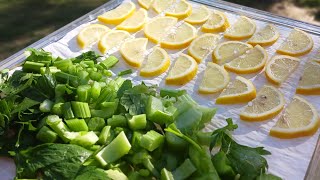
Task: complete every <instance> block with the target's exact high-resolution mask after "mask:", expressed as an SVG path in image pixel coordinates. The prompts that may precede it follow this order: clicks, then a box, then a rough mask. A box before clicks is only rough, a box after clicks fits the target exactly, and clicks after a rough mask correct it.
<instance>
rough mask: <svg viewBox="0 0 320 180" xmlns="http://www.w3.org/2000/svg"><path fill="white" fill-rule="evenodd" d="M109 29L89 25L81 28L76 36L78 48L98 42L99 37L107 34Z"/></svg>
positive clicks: (102, 26) (99, 25)
mask: <svg viewBox="0 0 320 180" xmlns="http://www.w3.org/2000/svg"><path fill="white" fill-rule="evenodd" d="M109 30H110V29H109V28H108V27H107V26H104V25H101V24H90V25H89V26H87V27H85V28H83V29H82V30H81V31H80V32H79V34H78V36H77V42H78V45H79V46H80V48H85V47H87V46H90V45H91V44H93V43H95V42H97V41H99V40H100V38H101V36H102V35H103V34H105V33H106V32H108V31H109Z"/></svg>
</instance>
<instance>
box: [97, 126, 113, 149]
mask: <svg viewBox="0 0 320 180" xmlns="http://www.w3.org/2000/svg"><path fill="white" fill-rule="evenodd" d="M111 139H112V136H111V126H105V127H104V128H103V129H102V131H101V133H100V136H99V141H98V143H99V144H101V145H106V144H109V142H110V141H111Z"/></svg>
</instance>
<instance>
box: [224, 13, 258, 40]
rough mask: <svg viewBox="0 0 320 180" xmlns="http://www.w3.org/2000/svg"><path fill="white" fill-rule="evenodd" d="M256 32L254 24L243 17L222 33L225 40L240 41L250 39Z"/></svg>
mask: <svg viewBox="0 0 320 180" xmlns="http://www.w3.org/2000/svg"><path fill="white" fill-rule="evenodd" d="M255 31H256V23H255V22H254V21H253V20H252V19H250V18H247V17H245V16H240V18H239V19H238V20H237V21H236V22H235V23H234V24H233V25H232V26H231V27H229V28H228V29H227V30H226V32H225V33H224V37H225V38H229V39H234V40H242V39H247V38H250V37H251V36H252V35H253V34H254V32H255Z"/></svg>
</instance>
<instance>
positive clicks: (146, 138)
mask: <svg viewBox="0 0 320 180" xmlns="http://www.w3.org/2000/svg"><path fill="white" fill-rule="evenodd" d="M163 142H164V137H163V135H161V134H159V133H158V132H156V131H154V130H151V131H148V132H147V133H146V134H144V135H142V137H141V142H140V145H141V147H143V148H145V149H147V150H148V151H153V150H155V149H157V148H158V147H160V146H161V145H162V144H163Z"/></svg>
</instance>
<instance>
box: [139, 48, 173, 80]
mask: <svg viewBox="0 0 320 180" xmlns="http://www.w3.org/2000/svg"><path fill="white" fill-rule="evenodd" d="M169 66H170V58H169V55H168V53H167V52H166V51H165V50H164V49H162V48H159V47H156V48H154V50H153V51H152V52H151V53H150V54H149V56H148V58H147V62H146V64H145V65H144V66H143V68H142V69H141V71H140V75H141V76H145V77H151V76H158V75H160V74H162V73H164V72H166V71H167V69H168V68H169Z"/></svg>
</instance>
